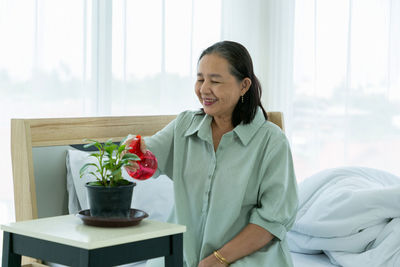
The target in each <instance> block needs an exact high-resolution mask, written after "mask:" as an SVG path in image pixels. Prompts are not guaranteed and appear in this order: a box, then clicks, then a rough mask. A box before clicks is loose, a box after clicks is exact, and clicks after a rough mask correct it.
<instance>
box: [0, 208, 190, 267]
mask: <svg viewBox="0 0 400 267" xmlns="http://www.w3.org/2000/svg"><path fill="white" fill-rule="evenodd" d="M1 229H2V230H3V231H4V238H3V261H2V266H3V267H14V266H18V267H19V266H21V256H22V255H23V256H29V257H33V258H37V259H41V260H44V261H49V262H55V263H60V264H64V265H68V266H74V267H75V266H77V267H84V266H85V267H86V266H96V267H103V266H104V267H106V266H107V267H110V266H114V265H121V264H126V263H131V262H135V261H140V260H145V259H151V258H156V257H162V256H164V257H165V266H166V267H180V266H183V233H184V232H185V231H186V226H183V225H177V224H170V223H164V222H157V221H152V220H146V219H145V220H143V221H142V222H141V223H140V224H139V225H136V226H131V227H122V228H101V227H93V226H87V225H84V224H83V222H82V221H81V220H80V219H79V218H77V217H76V216H74V215H65V216H57V217H49V218H43V219H37V220H30V221H23V222H16V223H10V224H6V225H1Z"/></svg>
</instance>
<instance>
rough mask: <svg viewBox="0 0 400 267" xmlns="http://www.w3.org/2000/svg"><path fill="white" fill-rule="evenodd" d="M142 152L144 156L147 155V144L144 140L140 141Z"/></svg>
mask: <svg viewBox="0 0 400 267" xmlns="http://www.w3.org/2000/svg"><path fill="white" fill-rule="evenodd" d="M140 150H141V151H142V153H143V154H144V153H146V151H147V148H146V143H145V142H144V139H143V138H141V139H140Z"/></svg>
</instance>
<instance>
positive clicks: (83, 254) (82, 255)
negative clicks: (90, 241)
mask: <svg viewBox="0 0 400 267" xmlns="http://www.w3.org/2000/svg"><path fill="white" fill-rule="evenodd" d="M88 266H90V265H89V251H88V250H86V249H80V250H79V265H78V267H88Z"/></svg>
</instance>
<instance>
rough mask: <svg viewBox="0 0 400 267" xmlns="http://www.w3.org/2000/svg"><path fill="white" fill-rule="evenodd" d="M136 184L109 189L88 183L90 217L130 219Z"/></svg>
mask: <svg viewBox="0 0 400 267" xmlns="http://www.w3.org/2000/svg"><path fill="white" fill-rule="evenodd" d="M135 185H136V183H133V182H130V183H129V184H127V185H121V186H115V187H108V186H96V185H89V184H88V183H86V185H85V186H86V189H87V193H88V200H89V207H90V215H91V216H94V217H107V218H110V217H116V218H128V217H129V214H130V208H131V202H132V194H133V187H134V186H135Z"/></svg>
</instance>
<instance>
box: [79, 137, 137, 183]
mask: <svg viewBox="0 0 400 267" xmlns="http://www.w3.org/2000/svg"><path fill="white" fill-rule="evenodd" d="M129 137H130V136H129V135H128V136H127V137H126V138H124V140H123V141H121V142H120V143H119V145H117V144H115V143H113V142H112V139H109V140H107V141H106V142H105V143H100V142H99V141H97V140H92V139H85V141H86V142H90V143H88V144H86V145H84V146H83V147H84V148H89V147H93V146H95V147H96V148H97V149H98V152H93V153H90V154H89V157H94V158H95V159H96V163H86V164H85V165H83V166H82V167H81V169H80V171H79V175H80V177H81V178H82V177H83V176H85V174H88V175H91V176H94V177H95V178H96V181H95V182H90V183H89V185H97V186H119V185H126V184H128V183H129V181H127V180H125V179H123V178H122V171H121V169H122V167H124V166H131V165H132V164H131V162H132V161H139V160H140V158H139V157H138V156H137V155H135V154H132V153H127V150H126V145H125V144H124V142H125V140H127V139H128V138H129ZM93 169H94V170H93Z"/></svg>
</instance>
